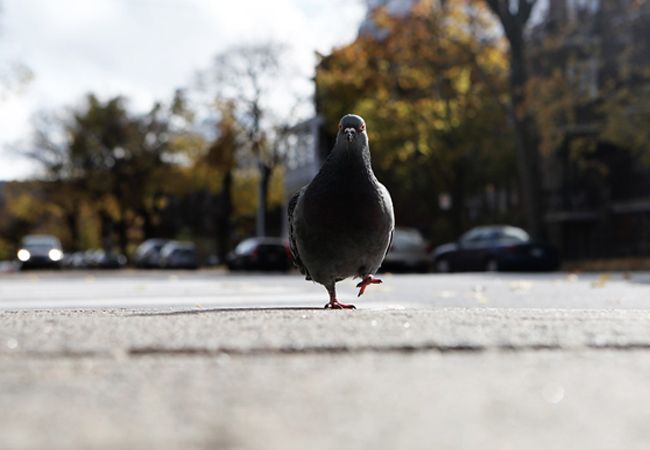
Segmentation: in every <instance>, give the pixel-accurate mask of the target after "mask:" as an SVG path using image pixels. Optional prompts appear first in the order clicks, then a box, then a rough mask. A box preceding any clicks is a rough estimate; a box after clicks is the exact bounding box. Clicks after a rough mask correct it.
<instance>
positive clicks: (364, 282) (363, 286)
mask: <svg viewBox="0 0 650 450" xmlns="http://www.w3.org/2000/svg"><path fill="white" fill-rule="evenodd" d="M381 283H383V281H381V280H380V279H379V278H375V277H374V276H372V275H366V276H365V277H363V280H361V283H359V284H357V287H358V288H361V289H359V294H358V295H357V297H361V296H362V295H363V293H364V292H366V288H367V287H368V286H370V285H371V284H381Z"/></svg>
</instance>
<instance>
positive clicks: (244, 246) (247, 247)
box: [235, 239, 257, 255]
mask: <svg viewBox="0 0 650 450" xmlns="http://www.w3.org/2000/svg"><path fill="white" fill-rule="evenodd" d="M256 245H257V241H256V240H255V239H246V240H245V241H241V242H240V243H239V245H237V247H236V248H235V253H237V254H238V255H243V254H244V253H248V252H250V251H251V250H253V249H254V248H255V246H256Z"/></svg>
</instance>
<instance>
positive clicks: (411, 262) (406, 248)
mask: <svg viewBox="0 0 650 450" xmlns="http://www.w3.org/2000/svg"><path fill="white" fill-rule="evenodd" d="M429 250H430V249H429V248H428V247H427V243H426V241H425V240H424V238H423V237H422V235H421V234H420V232H419V231H418V230H416V229H415V228H395V232H394V233H393V242H392V243H391V245H390V247H389V248H388V253H387V254H386V258H384V262H383V264H382V266H381V268H382V270H395V271H407V272H426V271H427V270H428V269H429V265H430V251H429Z"/></svg>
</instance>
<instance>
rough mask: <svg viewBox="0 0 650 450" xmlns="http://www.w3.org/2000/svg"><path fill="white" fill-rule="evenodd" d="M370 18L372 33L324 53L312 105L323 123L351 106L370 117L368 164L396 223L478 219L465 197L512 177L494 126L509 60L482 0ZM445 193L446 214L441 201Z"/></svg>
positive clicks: (500, 117)
mask: <svg viewBox="0 0 650 450" xmlns="http://www.w3.org/2000/svg"><path fill="white" fill-rule="evenodd" d="M374 20H375V22H376V23H377V25H378V26H379V27H380V30H381V32H380V33H378V35H363V36H361V37H359V38H358V39H357V40H356V41H355V42H354V43H353V44H351V45H349V46H346V47H343V48H340V49H337V50H335V51H334V52H333V53H332V54H331V55H329V56H327V57H325V58H323V59H322V61H321V63H320V65H319V67H318V70H317V74H316V85H317V89H316V101H317V109H318V111H319V112H320V113H321V114H322V115H323V117H324V119H325V128H326V129H329V130H336V123H337V121H338V120H339V118H340V117H341V116H342V115H343V114H345V113H348V112H356V113H358V114H360V115H362V116H363V117H364V118H366V121H367V122H368V130H369V134H370V139H371V146H372V155H373V166H374V168H375V171H376V172H377V173H378V176H379V177H380V178H381V179H382V180H383V181H385V183H386V184H387V185H388V187H389V190H391V193H392V195H393V197H394V200H395V202H394V203H395V208H396V216H397V217H398V220H399V222H400V223H401V224H402V225H411V226H422V225H423V224H431V223H433V224H434V225H432V226H431V227H432V228H431V231H432V232H434V233H435V234H436V235H440V234H442V235H443V236H447V237H452V235H453V236H458V234H459V233H460V232H461V231H463V229H465V228H466V227H467V225H468V222H469V221H470V220H476V218H470V217H469V216H468V208H467V205H468V203H469V200H470V199H472V198H476V197H477V196H480V194H481V192H484V190H485V189H486V187H487V186H490V185H494V186H498V187H500V188H503V189H507V188H508V184H509V175H508V172H509V168H510V161H511V158H510V154H511V153H512V150H511V145H510V141H509V138H510V136H509V134H508V133H502V132H498V131H497V130H503V129H505V128H506V117H505V115H504V112H503V108H502V102H503V96H504V92H505V89H506V84H505V83H506V82H505V77H504V73H505V67H506V66H505V57H504V52H503V49H502V48H501V46H500V43H499V41H498V39H496V38H494V35H493V34H491V33H490V32H489V29H490V27H491V26H492V24H491V20H492V17H491V15H490V14H489V12H488V11H487V10H486V9H485V8H484V7H482V6H481V5H479V6H475V7H472V8H468V7H467V3H466V2H464V1H448V2H447V3H446V5H445V7H444V8H436V9H432V8H431V7H430V5H429V4H428V2H420V3H418V4H417V5H416V7H415V8H414V9H413V10H412V11H411V13H410V14H406V15H404V16H397V17H396V16H392V15H390V14H388V13H387V12H386V11H385V10H379V11H377V13H376V14H375V18H374ZM486 30H487V31H486ZM447 193H450V194H451V196H452V198H453V202H452V209H451V211H450V212H449V213H447V212H445V211H441V210H440V209H439V204H438V196H439V195H442V194H447ZM448 214H449V216H448V217H447V215H448ZM450 219H451V220H450ZM449 222H451V224H452V226H451V227H449V226H448V225H447V224H448V223H449Z"/></svg>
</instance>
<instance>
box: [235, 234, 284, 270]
mask: <svg viewBox="0 0 650 450" xmlns="http://www.w3.org/2000/svg"><path fill="white" fill-rule="evenodd" d="M227 265H228V268H229V269H230V270H280V271H286V270H289V269H290V268H291V251H290V250H289V243H288V242H287V241H286V240H284V239H281V238H273V237H256V238H249V239H245V240H243V241H241V242H240V243H239V245H237V247H235V250H233V251H232V252H231V253H230V254H229V255H228V259H227Z"/></svg>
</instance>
